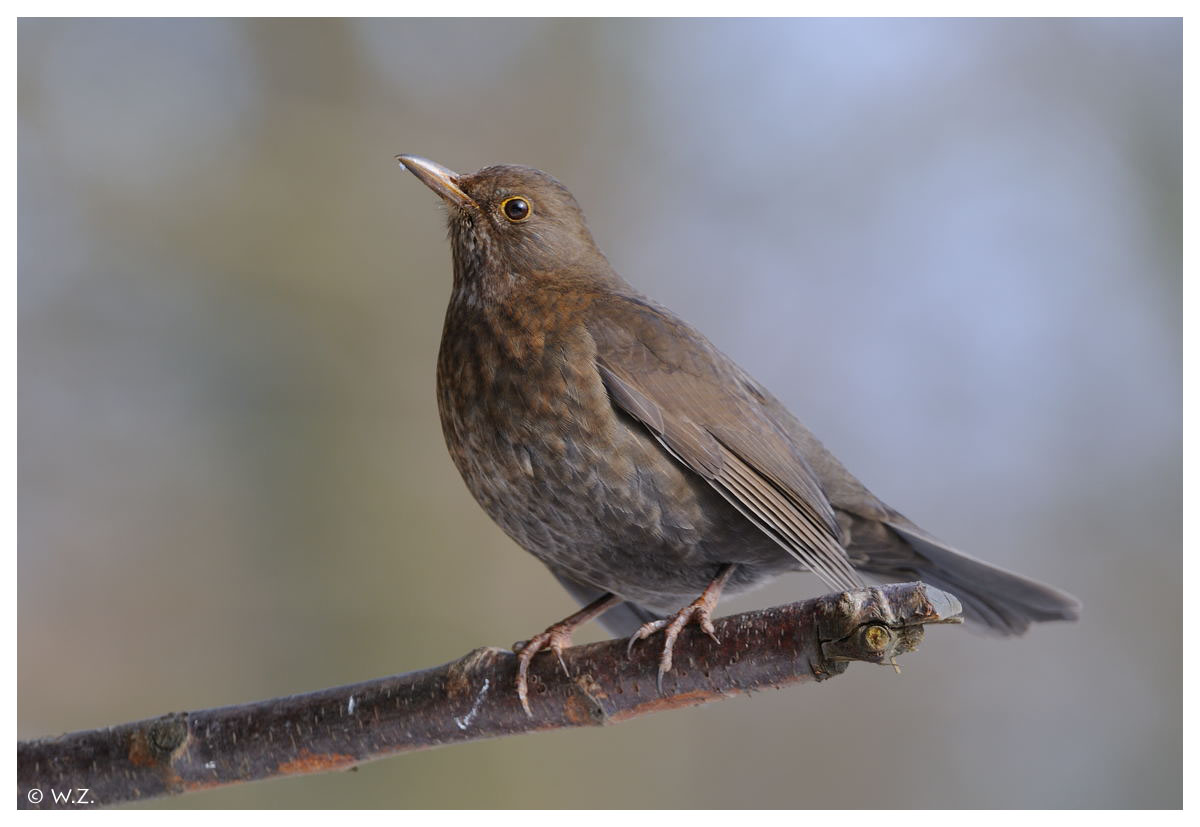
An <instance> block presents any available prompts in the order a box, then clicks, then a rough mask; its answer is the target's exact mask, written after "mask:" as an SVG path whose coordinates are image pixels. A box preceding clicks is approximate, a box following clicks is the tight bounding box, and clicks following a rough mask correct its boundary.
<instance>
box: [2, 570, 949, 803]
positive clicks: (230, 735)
mask: <svg viewBox="0 0 1200 827" xmlns="http://www.w3.org/2000/svg"><path fill="white" fill-rule="evenodd" d="M960 611H961V607H960V606H959V604H958V601H957V600H956V599H955V598H954V597H952V596H950V595H948V594H946V593H945V592H941V591H938V590H937V589H934V588H932V587H930V586H926V585H924V584H922V583H903V584H896V585H888V586H882V587H879V588H870V589H860V590H857V591H853V592H844V593H841V594H832V595H826V596H824V597H820V598H817V599H814V600H807V601H804V602H801V603H793V604H790V605H787V606H780V607H777V608H774V609H767V610H765V611H758V612H748V613H746V614H741V615H736V616H733V617H726V618H722V619H720V620H718V621H716V632H717V636H718V637H719V638H720V641H721V642H720V643H719V644H718V643H716V642H714V641H713V640H711V639H710V638H708V637H707V636H705V635H704V634H703V633H701V632H700V631H699V630H697V629H694V628H688V629H687V630H685V631H684V633H683V634H681V635H680V637H679V641H678V643H677V645H676V648H675V666H674V669H673V670H672V671H671V672H670V673H668V675H667V676H666V680H665V682H664V686H663V692H662V694H659V692H658V689H657V687H656V677H657V658H658V652H659V649H658V646H656V645H655V642H656V641H659V638H658V637H657V636H656V637H653V638H651V639H650V640H648V641H645V642H644V643H642V644H640V645H639V646H638V647H637V648H636V649H635V650H634V653H633V655H632V657H627V656H626V654H625V642H624V641H606V642H604V643H594V644H590V645H586V646H576V647H574V648H572V649H569V650H567V651H566V652H565V653H564V659H565V661H566V665H567V668H568V669H569V670H570V674H571V676H572V677H567V676H566V675H564V674H563V673H562V671H561V668H560V667H559V665H558V662H557V659H555V658H553V657H550V656H539V657H537V658H536V659H535V660H534V665H533V668H531V670H530V696H531V697H530V701H531V706H532V708H533V715H532V716H527V715H526V714H525V713H524V711H523V710H522V709H521V705H520V703H519V702H518V700H517V695H516V692H515V690H514V686H513V680H514V674H515V668H516V665H515V657H514V656H513V654H512V653H511V652H509V651H507V650H504V649H496V648H484V649H476V650H475V651H474V652H471V653H470V654H468V655H466V656H465V657H463V658H461V659H459V660H456V661H454V662H452V663H447V664H445V665H443V666H439V667H436V668H433V669H426V670H424V671H421V672H409V673H407V674H404V675H395V676H392V677H388V678H380V679H378V680H372V681H366V682H364V683H359V684H353V685H351V686H341V687H337V688H335V689H326V690H323V691H320V692H312V693H308V694H304V695H293V696H291V697H287V698H276V699H273V700H267V701H259V702H257V703H251V704H245V705H242V706H229V707H223V708H220V709H209V710H202V711H198V712H180V713H172V714H169V715H164V716H162V717H160V718H153V719H150V720H145V721H138V722H136V723H129V724H122V725H120V726H114V727H107V728H104V729H97V730H90V731H85V732H74V733H70V734H67V735H63V736H60V737H58V738H46V739H39V740H36V741H28V742H20V743H18V744H17V781H18V792H17V795H18V798H17V806H18V807H23V808H28V807H88V806H96V805H110V804H116V803H119V802H123V801H131V800H135V799H144V798H154V797H156V796H163V795H176V794H179V793H184V792H189V791H192V790H204V789H210V788H212V787H219V786H222V785H225V784H238V783H242V782H246V781H254V780H257V779H261V778H272V777H276V776H281V775H303V774H307V773H317V772H325V771H328V770H335V769H344V768H347V767H352V766H354V765H356V764H360V763H362V762H364V761H370V760H373V759H376V758H383V757H385V756H389V755H395V754H397V753H400V752H407V751H410V750H417V749H425V748H428V747H434V746H441V745H444V744H454V743H459V742H463V741H474V740H477V739H480V738H494V737H498V736H504V735H516V734H518V733H523V732H534V731H540V730H548V729H559V728H563V727H576V726H598V725H604V724H614V723H619V722H621V721H627V720H629V719H631V718H636V717H638V716H641V715H647V714H650V713H654V712H659V711H662V710H666V709H674V708H677V707H684V706H693V705H696V704H702V703H707V702H709V701H715V700H720V699H721V698H727V697H731V696H733V695H737V694H740V693H749V692H751V691H753V690H756V689H763V688H766V687H781V686H786V685H789V684H795V683H805V682H808V681H820V680H825V679H826V678H831V677H833V676H835V675H839V674H841V673H842V672H844V671H845V670H846V666H847V664H848V663H849V661H852V660H863V661H869V662H873V663H888V662H891V660H892V659H893V658H894V657H895V656H896V655H899V654H903V653H905V652H911V651H913V650H915V649H916V647H917V644H918V643H919V642H920V641H921V638H922V635H923V633H924V629H923V624H926V623H953V622H959V621H960V618H959V617H958V614H959V612H960Z"/></svg>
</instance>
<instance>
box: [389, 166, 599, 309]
mask: <svg viewBox="0 0 1200 827" xmlns="http://www.w3.org/2000/svg"><path fill="white" fill-rule="evenodd" d="M396 160H398V161H399V162H400V163H401V164H403V165H404V166H405V168H407V169H408V171H409V172H411V173H412V174H413V175H415V176H417V178H419V179H421V181H422V182H423V183H424V184H425V185H426V186H428V187H429V188H430V189H431V190H433V191H434V192H436V193H437V194H438V195H440V196H441V197H442V200H443V201H445V202H446V205H447V212H448V215H447V219H448V222H449V225H450V243H451V245H452V247H453V251H454V277H455V282H456V284H458V285H460V286H463V287H467V288H468V289H470V288H471V287H475V288H478V287H482V286H484V285H481V284H472V283H473V282H480V281H485V282H496V283H493V284H488V285H487V286H488V287H492V288H498V287H500V286H501V284H500V282H504V281H506V280H507V281H510V282H511V281H513V280H517V279H542V278H554V277H561V276H563V275H564V274H573V275H576V276H584V277H588V276H590V277H592V278H600V279H604V278H607V277H608V274H609V273H610V272H611V271H610V269H609V266H608V262H607V261H606V260H605V259H604V256H603V255H602V254H601V253H600V251H599V250H598V249H597V247H596V243H595V241H593V240H592V234H591V233H590V232H589V231H588V228H587V222H586V221H585V220H584V217H583V211H582V210H581V209H579V204H578V203H576V201H575V198H574V197H573V196H572V195H571V193H570V192H569V191H568V190H567V188H566V187H564V186H563V185H562V184H560V183H558V181H556V180H554V179H553V178H551V177H550V176H549V175H547V174H546V173H544V172H542V171H540V170H536V169H532V168H530V167H521V166H507V165H502V166H493V167H485V168H484V169H481V170H479V171H478V172H475V173H471V174H469V175H460V174H458V173H456V172H453V171H451V170H449V169H446V168H445V167H443V166H441V165H440V164H435V163H434V162H433V161H428V160H426V159H424V158H418V157H416V156H414V155H398V156H396ZM472 292H474V291H472ZM485 292H491V291H490V290H487V291H485Z"/></svg>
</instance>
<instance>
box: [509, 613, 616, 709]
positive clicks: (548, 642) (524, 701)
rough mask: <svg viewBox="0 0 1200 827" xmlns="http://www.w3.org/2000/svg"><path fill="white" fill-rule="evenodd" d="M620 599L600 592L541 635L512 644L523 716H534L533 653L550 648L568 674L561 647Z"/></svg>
mask: <svg viewBox="0 0 1200 827" xmlns="http://www.w3.org/2000/svg"><path fill="white" fill-rule="evenodd" d="M620 602H621V598H619V597H617V596H616V595H615V594H606V595H603V596H602V597H599V598H597V599H596V600H593V601H592V602H591V603H589V604H588V605H586V606H584V607H583V608H582V609H580V610H579V611H577V612H576V613H575V614H573V615H571V616H570V617H568V618H566V619H565V620H560V621H559V622H558V623H555V624H554V625H553V626H551V627H550V628H549V629H547V630H546V631H544V632H542V633H541V634H540V635H534V636H533V637H531V638H530V639H529V640H523V641H521V642H519V643H514V644H513V652H515V653H516V655H517V697H518V698H519V699H520V700H521V706H522V707H523V708H524V710H525V714H526V715H528V716H529V717H531V718H532V717H533V712H532V710H530V708H529V663H530V661H532V660H533V656H534V655H536V654H537V653H538V652H541V651H542V650H543V649H549V650H550V651H551V652H553V653H554V654H555V655H556V656H557V657H558V665H559V666H561V667H562V671H563V674H564V675H566V676H567V677H568V678H569V677H571V670H569V669H567V662H566V661H565V660H563V650H564V649H567V648H569V647H570V645H571V635H572V634H573V633H574V632H575V629H576V628H577V627H578V626H580V625H581V624H584V623H587V622H588V621H589V620H591V619H592V618H595V617H598V616H600V615H602V614H604V612H606V611H607V610H609V609H611V608H612V607H613V606H615V605H617V604H618V603H620Z"/></svg>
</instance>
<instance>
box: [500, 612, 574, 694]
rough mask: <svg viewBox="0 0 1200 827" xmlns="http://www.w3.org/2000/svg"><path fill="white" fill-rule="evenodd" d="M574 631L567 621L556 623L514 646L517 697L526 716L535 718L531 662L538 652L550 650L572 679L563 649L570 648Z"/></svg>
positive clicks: (564, 671) (564, 672)
mask: <svg viewBox="0 0 1200 827" xmlns="http://www.w3.org/2000/svg"><path fill="white" fill-rule="evenodd" d="M574 631H575V626H574V625H568V624H567V622H566V621H563V622H562V623H555V624H554V625H553V626H551V627H550V628H549V629H547V630H546V631H544V632H542V633H541V634H538V635H534V636H533V637H531V638H530V639H529V640H523V641H521V642H519V643H514V644H513V651H514V652H515V653H516V655H517V697H518V698H520V700H521V706H522V707H524V708H525V714H526V715H529V716H531V717H532V716H533V712H531V711H530V709H529V662H530V661H532V660H533V656H534V655H536V654H537V653H538V652H541V651H542V650H544V649H549V650H550V651H551V652H553V653H554V654H555V656H557V657H558V665H559V666H561V667H562V671H563V674H564V675H566V676H567V677H568V678H569V677H571V671H570V670H569V669H567V662H566V661H564V660H563V649H568V648H570V646H571V634H572V633H573V632H574Z"/></svg>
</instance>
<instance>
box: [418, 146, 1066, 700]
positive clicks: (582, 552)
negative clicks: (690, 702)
mask: <svg viewBox="0 0 1200 827" xmlns="http://www.w3.org/2000/svg"><path fill="white" fill-rule="evenodd" d="M396 159H397V161H398V162H399V163H400V164H401V165H403V167H405V168H406V169H407V170H408V171H409V172H411V173H412V174H413V175H415V176H416V177H417V178H418V179H419V180H420V181H421V182H422V183H424V184H425V185H426V186H428V187H429V188H430V189H431V190H433V192H434V193H436V194H437V195H438V196H440V197H441V199H442V201H443V202H444V204H445V206H446V217H447V224H448V227H449V241H450V248H451V253H452V260H453V284H452V287H451V293H450V300H449V305H448V307H447V309H446V316H445V322H444V325H443V329H442V339H441V344H440V347H439V351H438V357H437V403H438V411H439V415H440V419H441V425H442V431H443V434H444V436H445V440H446V445H447V448H448V449H449V453H450V457H451V459H452V460H453V462H454V465H455V466H456V467H457V469H458V471H459V472H460V474H461V475H462V478H463V480H464V481H465V483H466V486H467V488H468V489H469V490H470V493H471V494H472V495H473V496H474V498H475V500H476V501H477V502H478V503H479V505H480V506H481V507H482V508H483V510H484V511H485V512H486V513H487V514H488V515H489V516H490V517H491V518H492V520H494V521H495V522H496V523H497V524H498V525H499V526H500V527H501V528H502V529H503V530H504V532H505V533H506V534H508V536H509V537H511V538H512V539H513V540H514V541H516V543H517V544H518V545H520V546H521V547H523V548H524V549H525V550H526V551H528V552H530V553H531V554H533V555H534V556H535V557H536V558H538V559H539V560H540V561H541V562H542V563H544V564H545V565H546V567H547V568H548V569H549V570H550V572H551V573H552V574H553V575H554V577H555V578H556V579H557V580H558V581H559V582H560V583H561V584H562V585H563V586H564V587H565V588H566V590H567V591H568V592H569V593H570V594H571V595H572V596H573V597H574V598H575V599H576V600H577V601H578V602H579V603H580V604H582V605H583V608H581V609H580V610H579V611H578V612H576V613H574V614H572V615H571V616H569V617H567V618H565V619H564V620H562V621H560V622H558V623H555V624H553V625H551V626H549V627H548V628H547V629H546V630H545V631H543V632H541V633H540V634H537V635H535V636H533V637H532V638H530V639H529V640H527V641H523V642H522V643H520V644H517V645H516V646H515V651H516V652H517V675H516V681H515V683H516V692H517V695H518V697H519V699H520V702H521V704H522V706H523V707H524V709H525V711H526V712H527V713H529V711H530V707H529V703H528V669H529V665H530V663H531V662H532V659H533V657H534V656H535V655H536V654H538V653H539V652H542V651H549V652H551V653H553V654H555V655H557V657H558V659H559V663H560V664H561V663H563V659H562V652H563V650H564V649H565V648H566V647H568V646H570V645H571V639H572V633H573V632H574V631H575V629H577V628H578V627H579V626H580V625H582V624H584V623H586V622H588V621H591V620H593V619H596V618H599V619H600V622H601V623H602V624H603V625H604V626H605V627H606V628H607V629H608V630H609V631H610V632H612V633H613V634H616V635H620V636H628V637H629V646H630V648H631V649H632V647H633V646H634V645H635V644H637V643H638V642H639V641H644V640H647V639H649V638H650V637H651V636H652V635H654V634H656V633H657V632H660V631H661V632H663V633H664V635H663V642H662V646H661V651H660V654H659V663H658V677H659V687H660V689H661V686H662V679H663V676H664V675H665V674H667V673H669V672H670V670H671V668H672V663H673V661H672V653H673V650H674V645H675V642H676V640H677V638H678V636H679V634H680V632H681V631H682V630H683V629H685V628H686V627H687V626H688V625H689V624H695V625H698V626H699V627H700V628H701V630H703V631H704V632H705V633H706V634H708V635H709V636H711V637H714V638H715V637H716V635H715V629H714V626H713V623H712V614H713V612H714V610H715V608H716V606H717V602H718V600H719V599H720V598H721V596H722V595H723V594H724V595H734V594H738V593H741V592H745V591H747V590H749V589H752V588H754V587H757V586H760V585H762V584H764V583H766V582H768V581H770V580H772V579H774V578H776V577H778V576H780V575H782V574H785V573H787V572H793V571H811V572H813V573H814V574H816V575H817V577H819V578H820V579H821V581H822V582H823V583H824V585H825V586H826V587H827V588H829V589H830V590H832V591H846V590H853V589H858V588H862V587H864V585H865V581H864V577H867V578H870V579H871V580H873V581H877V582H891V581H909V580H920V581H923V582H925V583H927V584H929V585H932V586H935V587H937V588H940V589H943V590H945V591H948V592H951V593H952V594H953V595H955V596H956V597H958V598H959V600H960V601H961V603H962V605H963V609H964V612H963V613H964V616H965V619H966V621H967V623H968V624H970V625H973V626H975V627H977V628H978V629H980V630H984V631H987V632H991V633H993V634H996V635H1001V636H1004V635H1020V634H1023V633H1024V632H1025V631H1026V630H1027V628H1028V627H1029V626H1030V624H1031V623H1033V622H1036V621H1051V620H1076V619H1078V617H1079V611H1080V603H1079V601H1077V600H1076V599H1075V598H1074V597H1072V596H1071V595H1069V594H1067V593H1065V592H1063V591H1060V590H1058V589H1056V588H1054V587H1052V586H1049V585H1045V584H1043V583H1039V582H1037V581H1035V580H1031V579H1029V578H1026V577H1023V576H1020V575H1018V574H1014V573H1011V572H1008V571H1006V570H1004V569H1001V568H999V567H996V566H993V565H990V564H988V563H985V562H983V561H981V560H977V559H975V558H973V557H970V556H967V555H966V554H964V553H962V552H960V551H957V550H956V549H954V548H952V547H951V546H949V545H947V544H946V543H943V542H942V541H941V540H938V539H937V538H936V537H934V536H933V535H932V534H929V533H928V532H926V531H925V530H923V529H922V528H920V527H918V526H917V525H916V524H915V523H913V522H912V521H910V520H909V519H907V518H906V517H904V516H903V515H902V514H900V513H899V512H897V511H896V510H894V509H892V508H891V507H889V506H888V505H886V504H885V503H884V502H883V501H882V500H880V499H879V498H877V497H876V496H875V495H874V494H872V493H871V492H870V491H868V490H867V488H866V487H865V486H864V485H863V484H862V483H860V482H859V481H858V480H857V479H856V478H855V477H854V476H853V475H852V474H850V472H849V471H847V470H846V469H845V468H844V467H843V466H842V464H841V463H840V462H839V461H838V460H837V459H836V458H835V457H834V456H833V455H832V454H831V453H830V452H829V451H828V450H827V449H826V448H825V447H824V446H823V445H822V444H821V442H819V441H818V440H817V438H816V437H814V436H813V434H812V433H811V432H809V430H808V429H807V428H805V426H804V425H802V424H801V423H800V421H799V420H798V419H797V418H796V417H795V416H794V415H793V414H792V413H791V412H790V411H789V410H788V409H787V408H786V407H784V405H783V404H782V403H781V402H780V401H779V400H778V399H777V398H776V397H775V396H773V395H772V394H771V392H770V391H768V390H767V389H766V388H765V387H764V386H763V385H762V384H761V383H759V382H758V381H756V380H755V379H754V378H753V377H752V376H750V374H749V373H747V372H746V371H745V370H743V369H742V368H741V367H739V366H738V365H737V364H736V363H735V362H734V361H733V360H732V359H730V358H729V357H728V356H726V355H725V354H724V353H722V352H721V351H720V350H718V349H717V348H716V347H715V346H714V345H713V344H712V343H711V342H709V340H708V339H707V338H705V337H704V336H703V335H702V334H701V333H700V332H699V331H697V330H696V329H695V328H693V327H691V326H690V325H688V324H687V323H686V322H684V321H683V320H681V319H680V318H678V317H677V316H676V315H674V314H673V313H671V312H670V311H669V310H667V309H666V308H665V307H662V306H661V305H659V304H657V303H656V302H654V301H652V300H651V299H649V298H647V297H646V296H644V295H643V294H641V293H640V292H638V291H637V290H636V289H634V288H633V287H632V286H631V285H630V284H629V283H628V282H626V281H625V280H624V279H623V278H622V277H621V276H619V275H618V274H617V273H616V271H615V270H614V269H613V267H612V266H611V265H610V263H609V261H608V259H607V258H605V256H604V255H603V253H601V251H600V249H599V247H598V246H597V244H596V242H595V240H594V239H593V237H592V234H591V232H590V231H589V229H588V226H587V222H586V220H585V218H584V214H583V211H582V209H581V208H580V206H579V204H578V202H577V201H576V200H575V198H574V196H573V195H572V194H571V193H570V191H569V190H568V189H567V188H566V187H565V186H563V185H562V184H561V183H559V182H558V181H557V180H556V179H554V178H553V177H551V176H550V175H548V174H546V173H544V172H542V171H540V170H538V169H534V168H532V167H525V166H516V165H496V166H488V167H485V168H483V169H480V170H479V171H477V172H474V173H470V174H458V173H456V172H453V171H452V170H450V169H448V168H446V167H444V166H441V165H440V164H437V163H435V162H433V161H430V160H427V159H425V158H422V157H419V156H416V155H398V156H396ZM562 668H563V670H564V671H565V670H566V666H565V664H563V666H562Z"/></svg>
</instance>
